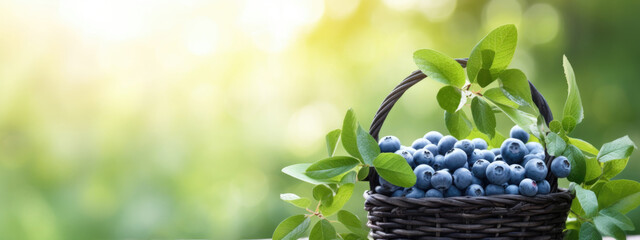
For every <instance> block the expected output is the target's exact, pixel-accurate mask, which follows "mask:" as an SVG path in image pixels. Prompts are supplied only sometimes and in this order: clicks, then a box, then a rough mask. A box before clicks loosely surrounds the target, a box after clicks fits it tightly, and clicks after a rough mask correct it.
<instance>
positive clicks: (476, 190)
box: [465, 184, 484, 197]
mask: <svg viewBox="0 0 640 240" xmlns="http://www.w3.org/2000/svg"><path fill="white" fill-rule="evenodd" d="M465 195H467V196H472V197H478V196H484V189H482V186H480V185H478V184H471V186H469V187H468V188H467V191H466V192H465Z"/></svg>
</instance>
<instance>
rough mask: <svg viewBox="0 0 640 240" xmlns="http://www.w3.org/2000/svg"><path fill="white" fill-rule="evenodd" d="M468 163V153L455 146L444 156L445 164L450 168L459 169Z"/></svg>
mask: <svg viewBox="0 0 640 240" xmlns="http://www.w3.org/2000/svg"><path fill="white" fill-rule="evenodd" d="M465 163H467V154H466V153H465V152H464V151H462V150H460V149H459V148H454V149H452V150H450V151H449V152H447V155H445V156H444V166H445V167H446V168H448V169H449V170H452V171H453V170H455V169H458V168H460V167H462V166H464V164H465Z"/></svg>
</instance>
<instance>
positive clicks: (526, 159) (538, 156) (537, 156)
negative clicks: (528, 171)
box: [520, 153, 545, 166]
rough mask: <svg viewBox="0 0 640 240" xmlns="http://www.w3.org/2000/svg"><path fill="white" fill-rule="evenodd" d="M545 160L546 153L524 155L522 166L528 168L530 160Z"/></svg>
mask: <svg viewBox="0 0 640 240" xmlns="http://www.w3.org/2000/svg"><path fill="white" fill-rule="evenodd" d="M544 158H545V155H544V153H529V154H527V155H524V158H523V159H522V163H520V165H522V166H527V163H528V162H529V160H531V159H540V160H543V159H544Z"/></svg>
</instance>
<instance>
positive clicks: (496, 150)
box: [489, 148, 501, 156]
mask: <svg viewBox="0 0 640 240" xmlns="http://www.w3.org/2000/svg"><path fill="white" fill-rule="evenodd" d="M489 151H491V152H492V153H493V156H498V155H500V154H501V153H500V148H493V149H491V150H489Z"/></svg>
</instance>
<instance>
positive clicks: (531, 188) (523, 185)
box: [518, 178, 538, 197]
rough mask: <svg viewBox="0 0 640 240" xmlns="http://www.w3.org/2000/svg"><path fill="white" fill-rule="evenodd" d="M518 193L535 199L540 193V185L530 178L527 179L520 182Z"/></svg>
mask: <svg viewBox="0 0 640 240" xmlns="http://www.w3.org/2000/svg"><path fill="white" fill-rule="evenodd" d="M518 191H519V192H520V194H522V195H524V196H529V197H533V196H535V195H536V194H537V193H538V184H537V183H536V181H534V180H532V179H530V178H525V179H524V180H522V182H520V185H519V186H518Z"/></svg>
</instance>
